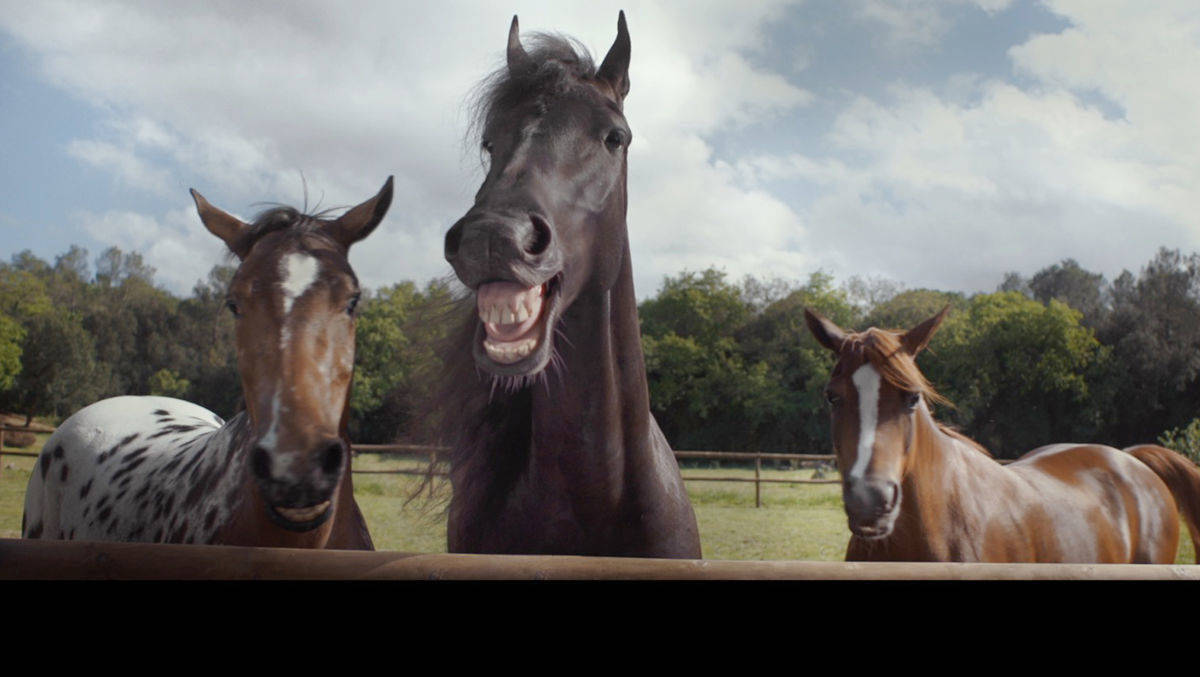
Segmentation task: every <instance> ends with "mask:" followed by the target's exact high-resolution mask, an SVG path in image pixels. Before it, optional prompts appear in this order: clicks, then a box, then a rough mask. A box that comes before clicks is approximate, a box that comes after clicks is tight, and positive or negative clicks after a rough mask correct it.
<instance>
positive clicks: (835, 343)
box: [804, 308, 846, 353]
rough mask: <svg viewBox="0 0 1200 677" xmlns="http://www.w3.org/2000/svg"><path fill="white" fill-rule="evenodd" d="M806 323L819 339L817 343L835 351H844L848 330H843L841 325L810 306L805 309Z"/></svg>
mask: <svg viewBox="0 0 1200 677" xmlns="http://www.w3.org/2000/svg"><path fill="white" fill-rule="evenodd" d="M804 323H805V324H807V325H808V330H809V331H811V332H812V335H813V336H814V337H815V338H816V339H817V343H820V344H821V345H823V346H825V347H826V348H828V349H830V350H832V351H833V352H835V353H840V352H841V351H842V344H843V343H845V342H846V332H845V331H842V328H841V327H839V326H837V325H836V324H834V323H833V322H831V321H830V320H827V319H825V318H824V317H822V316H821V315H820V314H818V313H817V312H816V311H815V310H812V309H810V308H805V309H804Z"/></svg>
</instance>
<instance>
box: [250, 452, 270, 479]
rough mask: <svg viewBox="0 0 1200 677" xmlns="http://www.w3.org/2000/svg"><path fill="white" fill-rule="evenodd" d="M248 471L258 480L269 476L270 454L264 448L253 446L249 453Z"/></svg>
mask: <svg viewBox="0 0 1200 677" xmlns="http://www.w3.org/2000/svg"><path fill="white" fill-rule="evenodd" d="M250 471H251V472H253V473H254V476H255V477H257V478H258V479H260V480H267V479H270V478H271V456H270V454H268V453H267V450H266V449H263V448H262V447H255V448H254V452H253V453H251V454H250Z"/></svg>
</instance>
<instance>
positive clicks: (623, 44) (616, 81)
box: [596, 10, 629, 101]
mask: <svg viewBox="0 0 1200 677" xmlns="http://www.w3.org/2000/svg"><path fill="white" fill-rule="evenodd" d="M596 79H597V80H603V81H604V82H607V83H608V84H609V86H611V87H612V90H613V93H614V94H616V95H617V100H618V101H624V100H625V95H626V94H629V28H628V27H626V26H625V10H621V13H620V14H619V15H618V16H617V39H616V41H614V42H613V45H612V47H610V48H609V49H608V55H607V56H605V57H604V63H602V64H600V70H598V71H596Z"/></svg>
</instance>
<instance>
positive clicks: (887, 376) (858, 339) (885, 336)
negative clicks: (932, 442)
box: [846, 327, 992, 456]
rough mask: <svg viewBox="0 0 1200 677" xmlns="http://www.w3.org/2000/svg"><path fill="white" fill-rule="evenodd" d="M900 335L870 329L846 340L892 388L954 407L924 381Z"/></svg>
mask: <svg viewBox="0 0 1200 677" xmlns="http://www.w3.org/2000/svg"><path fill="white" fill-rule="evenodd" d="M900 335H901V334H900V332H895V331H887V330H884V329H877V328H875V327H871V328H870V329H867V330H866V331H862V332H859V333H857V334H851V335H849V336H847V337H846V341H847V344H848V345H847V350H853V351H856V352H861V353H862V355H863V357H864V358H866V360H867V361H868V362H870V363H871V365H872V366H874V367H875V368H876V369H877V370H879V374H880V375H881V376H882V377H883V379H884V380H885V381H887V382H888V383H890V384H891V385H893V386H895V387H897V388H900V389H901V390H907V391H909V392H915V393H920V394H921V396H922V397H924V398H925V401H926V402H931V403H934V404H944V405H947V406H950V407H953V406H954V403H952V402H951V401H950V400H948V399H946V398H945V397H944V396H943V395H942V394H941V393H939V392H938V391H937V390H936V389H934V387H933V384H931V383H930V382H929V379H927V378H925V375H924V374H922V373H921V370H920V369H918V368H917V361H916V360H914V359H913V358H912V356H911V355H909V354H908V352H907V351H905V350H904V349H903V346H902V345H901V343H900ZM934 423H936V424H937V426H938V429H939V430H941V431H942V432H943V433H945V434H947V435H949V436H951V437H953V438H955V439H957V440H959V441H961V442H964V443H966V444H967V445H968V446H970V447H971V448H973V449H975V450H977V451H979V452H980V453H982V454H984V455H986V456H991V455H992V454H991V452H989V451H988V450H987V449H986V448H985V447H984V446H983V445H981V444H980V443H978V442H976V441H975V440H973V439H971V438H969V437H967V436H966V435H964V434H962V433H961V432H959V431H957V430H955V429H954V428H952V427H950V426H948V425H946V424H944V423H941V422H940V421H936V420H935V421H934Z"/></svg>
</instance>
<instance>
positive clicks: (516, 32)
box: [508, 14, 529, 71]
mask: <svg viewBox="0 0 1200 677" xmlns="http://www.w3.org/2000/svg"><path fill="white" fill-rule="evenodd" d="M528 63H529V54H528V53H526V52H525V48H524V47H522V46H521V29H520V27H519V26H518V25H517V15H516V14H514V15H513V20H512V25H511V26H509V27H508V70H510V71H514V70H520V69H522V68H524V67H525V65H526V64H528Z"/></svg>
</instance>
